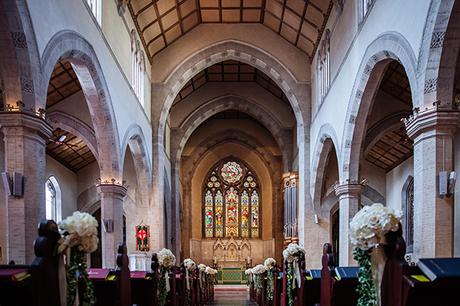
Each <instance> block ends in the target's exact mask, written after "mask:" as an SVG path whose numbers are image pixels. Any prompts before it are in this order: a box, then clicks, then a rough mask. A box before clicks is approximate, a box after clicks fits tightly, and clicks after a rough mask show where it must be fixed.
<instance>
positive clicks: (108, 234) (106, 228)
mask: <svg viewBox="0 0 460 306" xmlns="http://www.w3.org/2000/svg"><path fill="white" fill-rule="evenodd" d="M96 188H97V191H98V193H99V194H100V196H101V224H102V230H101V236H102V237H100V238H101V239H102V266H103V267H104V268H115V267H116V255H117V247H118V244H119V243H122V242H123V199H124V198H125V196H126V191H127V190H126V188H125V187H124V186H122V185H119V184H114V183H106V182H103V183H101V184H98V185H97V186H96ZM110 223H112V225H113V227H112V228H110Z"/></svg>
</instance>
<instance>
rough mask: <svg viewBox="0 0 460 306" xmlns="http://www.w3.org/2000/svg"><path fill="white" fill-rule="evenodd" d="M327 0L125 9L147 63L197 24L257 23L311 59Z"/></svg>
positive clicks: (200, 0) (149, 4)
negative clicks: (140, 40) (138, 37)
mask: <svg viewBox="0 0 460 306" xmlns="http://www.w3.org/2000/svg"><path fill="white" fill-rule="evenodd" d="M331 9H332V1H331V0H159V1H157V0H132V1H130V2H129V10H130V12H131V15H132V17H133V19H134V21H135V23H136V27H137V29H138V31H139V33H140V36H141V39H142V42H143V44H144V46H145V48H146V49H147V52H148V55H149V58H150V60H151V59H152V58H153V56H155V54H157V53H158V52H160V51H161V50H163V49H164V48H166V47H167V46H168V45H170V44H171V43H173V42H174V41H176V40H177V39H179V38H180V37H181V36H182V35H184V34H186V33H187V32H189V31H190V30H192V29H193V28H194V27H196V26H198V25H199V24H201V23H260V24H263V25H265V26H266V27H268V28H269V29H271V30H272V31H274V32H276V33H277V34H278V35H280V36H281V37H282V38H284V39H285V40H287V41H288V42H289V43H291V44H292V45H294V46H296V47H297V48H299V49H300V50H302V51H303V52H304V53H306V54H307V55H308V56H310V57H312V56H313V55H314V52H315V50H316V48H317V46H318V43H319V39H320V38H321V35H322V33H323V31H324V27H325V25H326V22H327V19H328V17H329V14H330V12H331Z"/></svg>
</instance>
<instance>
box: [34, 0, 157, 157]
mask: <svg viewBox="0 0 460 306" xmlns="http://www.w3.org/2000/svg"><path fill="white" fill-rule="evenodd" d="M114 2H115V1H110V0H106V1H103V19H106V21H103V22H102V25H103V27H104V26H106V27H108V28H107V29H102V30H101V28H100V26H99V25H98V24H97V22H96V20H95V19H94V18H93V17H92V14H91V12H90V11H89V9H88V7H87V5H86V4H85V1H84V0H49V1H38V0H27V5H28V7H29V11H30V15H31V19H32V24H33V28H34V32H35V35H36V38H37V44H38V49H39V53H40V56H42V55H43V51H44V49H45V47H46V45H47V43H48V42H49V40H50V39H51V38H52V37H53V35H55V34H56V33H58V32H59V31H62V30H72V31H75V32H77V33H79V34H80V35H81V36H82V37H84V38H85V39H86V40H87V41H88V42H89V43H90V44H91V45H92V47H93V48H94V50H95V52H96V55H97V57H98V60H99V63H100V65H101V67H102V71H103V74H104V77H105V79H106V82H107V86H108V90H109V94H110V98H111V99H112V104H113V109H114V114H115V117H116V123H117V127H118V137H119V142H120V144H121V143H122V137H123V135H124V134H125V132H126V129H127V128H128V127H129V126H130V125H131V124H132V123H133V122H136V123H137V124H138V125H139V126H140V127H141V129H142V131H143V133H144V135H145V138H146V139H151V135H152V133H151V127H150V123H149V116H150V105H149V106H147V107H146V112H145V111H144V109H143V108H142V106H141V105H140V104H139V102H138V100H137V98H136V97H135V94H134V92H133V91H132V89H131V85H130V81H129V77H130V74H131V68H130V65H127V63H128V62H129V60H127V59H130V53H131V51H130V47H129V48H126V47H118V48H116V49H114V48H113V47H112V46H114V45H116V44H120V45H124V46H131V42H130V39H129V32H128V29H127V28H126V27H125V26H124V25H123V20H122V18H120V17H118V13H117V10H116V6H115V5H114ZM128 15H129V13H128ZM125 16H127V14H125ZM116 25H118V26H116ZM109 27H114V28H113V29H109ZM105 30H107V31H105ZM104 31H105V32H104ZM103 33H104V34H105V35H106V36H107V37H110V38H107V39H106V38H105V36H104V35H103ZM128 51H129V52H128ZM118 58H119V59H120V60H118ZM147 70H150V69H149V68H148V69H147ZM149 85H150V84H149V83H148V82H147V83H146V86H145V92H146V99H145V101H146V103H150V86H149ZM146 146H147V151H148V152H149V153H150V154H151V152H152V143H151V142H150V141H149V142H147V143H146Z"/></svg>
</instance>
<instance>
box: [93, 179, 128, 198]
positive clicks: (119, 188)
mask: <svg viewBox="0 0 460 306" xmlns="http://www.w3.org/2000/svg"><path fill="white" fill-rule="evenodd" d="M96 190H97V192H98V193H99V194H100V195H116V196H119V197H121V198H124V197H125V196H126V193H127V189H126V187H125V186H123V185H119V184H105V183H100V184H97V185H96Z"/></svg>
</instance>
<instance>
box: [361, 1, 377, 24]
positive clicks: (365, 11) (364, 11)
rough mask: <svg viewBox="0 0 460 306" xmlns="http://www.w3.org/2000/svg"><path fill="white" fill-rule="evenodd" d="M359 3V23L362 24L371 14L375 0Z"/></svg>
mask: <svg viewBox="0 0 460 306" xmlns="http://www.w3.org/2000/svg"><path fill="white" fill-rule="evenodd" d="M359 2H360V3H359V10H360V12H359V21H360V22H361V21H363V20H364V18H365V17H366V15H367V14H368V13H369V11H370V9H371V7H372V4H374V2H375V0H359Z"/></svg>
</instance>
